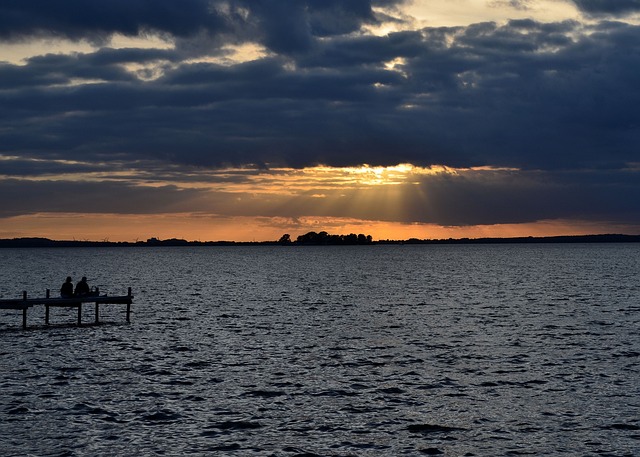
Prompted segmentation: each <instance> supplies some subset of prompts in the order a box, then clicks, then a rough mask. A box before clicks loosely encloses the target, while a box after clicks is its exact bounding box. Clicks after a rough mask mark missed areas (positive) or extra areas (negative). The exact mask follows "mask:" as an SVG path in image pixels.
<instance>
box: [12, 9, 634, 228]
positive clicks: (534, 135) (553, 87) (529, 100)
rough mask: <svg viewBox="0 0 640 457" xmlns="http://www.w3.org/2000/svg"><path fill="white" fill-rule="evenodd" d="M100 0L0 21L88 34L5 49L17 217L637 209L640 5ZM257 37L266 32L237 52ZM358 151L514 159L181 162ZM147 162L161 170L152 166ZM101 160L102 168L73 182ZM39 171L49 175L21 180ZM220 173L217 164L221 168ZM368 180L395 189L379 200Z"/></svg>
mask: <svg viewBox="0 0 640 457" xmlns="http://www.w3.org/2000/svg"><path fill="white" fill-rule="evenodd" d="M85 3H86V2H78V1H75V0H74V1H69V2H64V3H63V4H55V5H54V4H53V3H51V2H42V1H34V2H18V1H13V0H10V1H6V2H2V4H0V40H2V41H4V42H16V41H28V40H30V39H33V38H42V37H48V38H65V39H70V40H78V41H89V42H91V43H93V46H94V49H93V50H91V51H86V52H81V53H78V52H77V53H72V52H69V53H66V54H48V53H46V50H43V52H42V54H41V55H37V56H32V57H30V58H28V59H26V60H25V61H24V62H22V63H21V64H11V63H6V62H5V63H0V88H1V89H0V175H2V176H6V177H9V178H8V179H5V180H2V181H0V196H2V199H3V201H7V202H10V203H8V204H7V205H6V206H3V210H2V211H3V213H2V215H3V216H4V217H7V216H9V215H14V214H24V213H28V212H39V211H58V212H69V211H73V210H74V209H73V208H74V207H75V205H74V203H73V202H74V201H76V200H78V199H79V200H80V201H79V206H80V207H81V208H91V209H88V211H94V210H95V211H99V212H114V213H117V212H125V213H127V212H135V211H144V212H149V213H154V212H163V211H172V210H177V209H178V208H179V209H180V210H181V211H212V212H220V213H221V214H222V213H223V214H229V215H232V216H234V215H251V216H256V215H257V216H281V217H293V218H295V217H305V216H310V215H311V216H313V215H317V216H327V217H356V216H357V217H361V218H364V219H367V218H369V219H375V218H381V219H384V220H399V221H403V222H424V223H431V222H433V223H440V224H445V225H446V224H449V225H470V224H490V223H498V222H501V223H516V222H527V221H531V220H540V219H549V218H551V219H553V218H560V217H565V218H566V217H573V218H582V219H585V220H588V219H589V218H600V219H607V220H609V219H611V220H613V219H616V217H617V218H619V219H621V220H625V221H626V220H635V221H636V222H637V217H636V216H634V215H636V214H638V207H637V206H636V204H635V203H633V202H634V201H640V199H637V198H636V197H638V186H637V179H635V180H634V179H633V178H637V173H633V172H630V171H629V170H630V169H631V167H632V166H633V164H634V163H637V162H638V153H637V144H639V143H640V111H638V109H637V106H638V105H639V104H640V91H638V88H637V82H636V80H637V74H636V73H637V68H639V67H640V52H639V51H640V27H638V26H636V25H633V24H629V23H624V22H612V21H608V20H602V21H598V20H596V21H590V22H589V23H586V22H585V23H580V22H577V21H560V22H548V23H543V22H537V21H534V20H530V19H523V20H511V21H508V22H506V23H501V24H497V23H493V22H484V23H478V24H472V25H469V26H460V27H427V28H422V29H413V30H404V31H399V32H393V33H389V34H387V35H382V36H377V35H373V34H371V33H367V32H366V30H365V28H364V27H365V26H381V25H384V22H385V21H390V20H391V21H399V20H400V19H394V16H393V15H394V8H397V7H399V6H401V5H402V3H403V2H402V1H393V0H388V1H382V0H378V1H374V0H353V1H350V2H344V1H338V0H324V1H322V0H305V1H300V0H297V1H294V0H286V1H282V0H278V1H276V0H254V1H249V0H234V1H224V2H223V1H217V0H214V1H204V0H203V1H196V0H190V1H185V2H180V4H179V5H178V4H177V3H176V2H173V1H166V0H160V1H153V2H152V1H149V0H129V1H127V2H124V1H113V2H91V4H89V5H86V4H85ZM529 3H530V2H526V1H510V2H508V4H509V6H510V7H516V8H526V7H527V5H528V4H529ZM575 3H576V5H578V7H579V8H581V10H582V11H584V12H585V13H588V14H592V15H596V14H608V15H613V14H616V15H618V14H623V13H629V12H633V11H637V10H639V8H638V2H630V1H621V2H606V3H605V2H593V1H592V2H587V1H578V0H575ZM495 6H496V7H498V6H502V7H504V2H501V3H500V5H498V4H497V3H496V4H495ZM397 17H402V14H397ZM405 25H407V27H408V25H409V22H406V23H405ZM116 34H118V35H124V36H129V37H144V36H145V34H147V35H153V36H159V37H162V38H163V39H164V40H165V43H170V44H171V46H169V47H168V48H165V49H158V48H144V49H143V48H123V49H115V48H112V47H110V46H109V43H110V40H111V38H113V36H114V35H116ZM241 44H245V45H247V44H248V45H251V46H255V47H256V48H257V49H260V52H259V53H258V54H257V56H254V57H252V58H251V59H253V60H251V59H249V58H243V56H241V55H240V56H239V57H236V56H234V57H233V58H231V57H230V53H231V52H232V50H234V49H238V45H241ZM240 54H241V53H240ZM0 58H1V56H0ZM234 59H235V60H234ZM2 156H5V157H13V158H15V157H18V158H19V160H17V159H12V160H1V159H2ZM364 163H368V164H371V165H396V164H398V163H412V164H415V165H422V166H426V167H428V166H430V165H434V164H442V165H447V166H450V167H456V168H466V169H469V168H472V167H487V166H488V167H494V168H499V167H503V168H510V169H518V170H520V172H518V173H517V174H511V175H510V174H507V173H497V174H493V175H488V174H481V173H476V174H473V173H466V174H464V176H459V177H452V176H445V175H443V176H440V177H437V178H433V179H429V180H424V181H420V182H419V183H418V184H417V185H416V184H412V185H406V186H396V187H395V188H391V187H388V188H385V189H384V192H383V191H382V189H380V191H379V192H378V193H377V194H376V193H375V192H374V191H373V190H369V191H367V192H362V191H361V190H357V189H347V190H345V189H342V190H341V191H338V190H326V189H321V190H318V191H317V192H316V191H314V192H313V193H314V195H315V196H314V197H311V196H310V195H306V194H302V193H300V194H297V195H296V198H293V199H289V200H287V199H286V198H285V197H283V196H272V199H271V200H268V201H267V200H266V199H265V198H263V196H261V195H258V194H256V195H253V194H252V193H251V192H249V191H246V190H244V189H243V190H242V191H238V190H236V191H234V192H226V191H220V190H219V191H218V192H212V191H211V190H210V189H209V188H208V187H206V186H203V187H202V188H195V187H193V186H192V187H188V186H184V187H179V186H176V185H173V181H172V180H174V179H176V176H178V175H180V174H181V173H182V174H183V178H182V182H183V183H184V182H185V181H189V180H190V179H193V180H194V181H193V182H195V179H196V177H195V176H196V173H194V172H193V170H194V169H197V168H200V169H202V170H215V169H220V168H225V167H229V166H235V167H253V168H254V172H257V171H256V170H262V171H264V170H268V169H270V168H274V167H275V168H277V167H291V168H292V169H297V170H301V169H304V168H305V167H312V166H314V165H317V164H325V165H330V166H335V167H344V166H359V165H361V164H364ZM129 172H130V176H127V173H129ZM265 173H266V171H265ZM57 174H60V175H61V176H62V175H64V179H56V180H54V178H55V176H54V175H57ZM109 174H112V175H113V176H112V178H111V180H108V181H107V180H104V176H106V175H109ZM142 174H145V175H146V176H147V177H148V181H145V182H147V183H149V182H153V184H154V186H155V187H150V186H140V185H138V184H137V183H139V182H141V181H144V180H141V179H140V176H141V175H142ZM89 175H90V176H91V180H93V181H91V180H89V179H86V180H85V181H79V180H80V179H84V178H85V177H87V176H89ZM98 175H99V177H96V176H98ZM488 176H490V179H489V178H488ZM585 176H586V178H585ZM23 177H28V178H34V179H35V177H39V178H40V179H42V177H45V178H47V179H50V180H49V181H32V180H22V179H12V178H23ZM71 177H73V178H71ZM120 177H122V178H120ZM252 178H253V176H250V175H240V174H237V175H233V176H226V177H225V178H224V179H228V180H230V181H234V182H236V183H243V184H244V183H246V182H251V179H252ZM127 179H131V180H130V181H129V180H127ZM197 179H202V178H201V177H200V176H198V178H197ZM216 179H223V178H221V177H220V176H218V177H215V178H211V180H210V181H207V182H211V181H215V180H216ZM154 180H155V181H154ZM219 182H220V181H219ZM158 186H159V187H158ZM316 190H317V189H316ZM385 192H386V193H385ZM231 194H233V195H231ZM372 195H375V196H376V197H377V198H378V201H382V202H385V204H381V205H378V206H377V207H375V206H367V205H365V204H364V203H365V202H366V200H367V198H371V196H372ZM391 195H396V196H401V197H402V199H399V200H398V199H396V200H391V199H390V196H391ZM625 195H626V196H634V198H635V200H632V199H630V198H624V196H625ZM43 196H44V197H43ZM321 196H323V197H321ZM114 197H117V198H114ZM237 198H241V199H242V204H241V205H240V204H237V200H236V199H237ZM385 199H386V200H385ZM374 200H375V198H374ZM120 202H123V203H120ZM310 202H312V203H310ZM320 202H323V203H324V204H322V205H320V204H318V203H320ZM399 202H401V203H399ZM357 203H362V205H358V204H357Z"/></svg>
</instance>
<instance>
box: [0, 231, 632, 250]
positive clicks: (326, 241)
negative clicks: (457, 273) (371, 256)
mask: <svg viewBox="0 0 640 457" xmlns="http://www.w3.org/2000/svg"><path fill="white" fill-rule="evenodd" d="M505 243H513V244H516V243H524V244H529V243H640V235H620V234H603V235H576V236H549V237H517V238H459V239H453V238H448V239H440V240H429V239H426V240H421V239H417V238H410V239H408V240H378V241H373V240H372V238H371V235H363V234H359V235H356V234H354V233H351V234H349V235H329V234H328V233H327V232H320V233H316V232H309V233H305V234H304V235H300V236H299V237H297V238H296V240H295V241H294V240H292V239H291V236H290V235H289V234H288V233H285V234H284V235H282V237H281V238H280V239H279V240H278V241H187V240H183V239H180V238H171V239H168V240H161V239H158V238H149V239H147V240H146V241H135V242H128V241H117V242H114V241H107V240H103V241H88V240H50V239H48V238H12V239H0V248H53V247H61V248H66V247H156V246H157V247H163V246H277V245H289V246H314V245H316V246H318V245H320V246H323V245H343V246H347V245H366V244H505Z"/></svg>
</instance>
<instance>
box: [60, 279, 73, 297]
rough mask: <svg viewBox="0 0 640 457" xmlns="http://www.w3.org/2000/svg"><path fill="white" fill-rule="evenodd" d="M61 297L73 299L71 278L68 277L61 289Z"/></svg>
mask: <svg viewBox="0 0 640 457" xmlns="http://www.w3.org/2000/svg"><path fill="white" fill-rule="evenodd" d="M60 296H61V297H63V298H68V297H73V282H71V276H67V280H66V281H65V282H64V284H62V287H60Z"/></svg>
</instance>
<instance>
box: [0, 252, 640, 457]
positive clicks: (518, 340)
mask: <svg viewBox="0 0 640 457" xmlns="http://www.w3.org/2000/svg"><path fill="white" fill-rule="evenodd" d="M0 257H1V259H2V262H0V278H2V281H0V297H2V298H18V297H20V296H21V295H22V291H23V290H27V291H28V292H29V295H30V296H43V295H44V291H45V289H46V288H50V289H52V290H56V291H57V290H58V289H59V287H60V284H61V283H62V281H63V280H64V278H65V277H66V276H67V275H72V276H73V277H74V280H77V279H78V278H79V277H80V276H82V275H86V276H87V277H88V278H89V282H90V284H91V285H98V286H100V289H101V290H102V291H103V292H107V293H109V294H110V295H121V294H125V293H126V289H127V287H128V286H131V287H132V288H133V293H134V295H135V300H134V304H133V307H132V316H131V322H130V323H127V322H126V320H125V314H124V306H123V305H104V306H103V307H102V308H101V323H100V324H99V325H94V324H92V320H93V309H92V305H85V306H86V309H85V310H84V325H83V326H81V327H77V326H75V325H74V323H75V320H76V313H75V311H73V310H68V309H58V308H56V309H52V311H51V325H49V326H48V327H47V326H45V325H44V309H42V307H34V308H32V309H31V310H30V311H29V314H28V319H29V328H28V329H27V330H22V328H21V325H22V314H21V312H20V311H3V310H0V393H1V395H0V455H2V456H25V455H33V456H95V455H122V456H129V455H143V456H145V455H165V456H181V455H230V456H234V455H237V456H315V455H317V456H402V455H409V456H420V455H445V456H464V455H468V456H472V455H476V456H496V455H553V456H556V455H572V456H573V455H593V456H633V455H640V414H639V406H640V395H639V394H640V392H639V391H640V376H639V371H640V366H639V357H640V334H639V332H640V326H639V325H638V324H639V320H640V313H639V311H640V246H639V245H637V244H615V245H614V244H602V245H600V244H598V245H504V246H503V245H490V246H480V245H472V246H354V247H304V248H300V247H280V246H278V247H211V248H204V247H200V248H109V249H99V248H86V249H15V250H13V249H3V250H0Z"/></svg>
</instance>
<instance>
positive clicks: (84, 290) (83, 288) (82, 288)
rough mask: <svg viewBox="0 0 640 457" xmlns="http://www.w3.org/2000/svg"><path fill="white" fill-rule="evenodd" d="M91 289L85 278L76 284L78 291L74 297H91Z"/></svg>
mask: <svg viewBox="0 0 640 457" xmlns="http://www.w3.org/2000/svg"><path fill="white" fill-rule="evenodd" d="M89 292H91V289H89V284H87V277H86V276H83V277H82V280H80V282H78V284H76V290H75V292H74V293H73V295H89Z"/></svg>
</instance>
